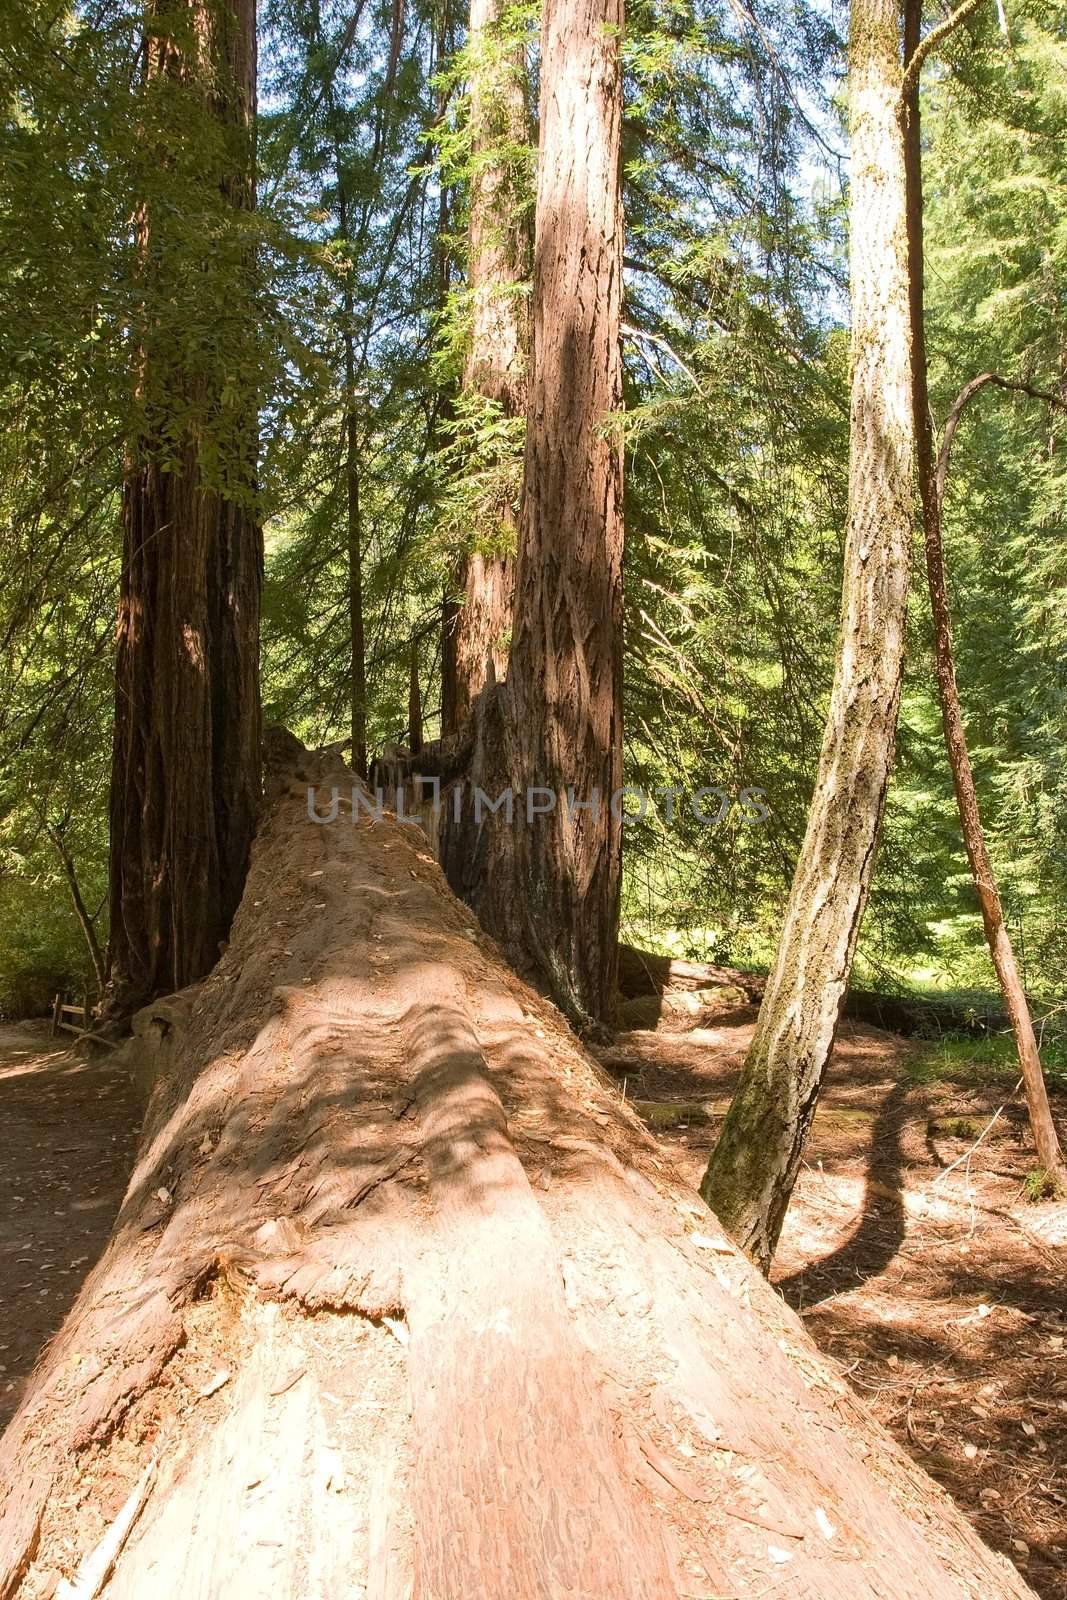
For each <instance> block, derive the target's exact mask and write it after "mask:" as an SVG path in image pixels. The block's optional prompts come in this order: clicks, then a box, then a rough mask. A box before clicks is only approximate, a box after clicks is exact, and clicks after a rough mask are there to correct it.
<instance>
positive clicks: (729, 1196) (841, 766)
mask: <svg viewBox="0 0 1067 1600" xmlns="http://www.w3.org/2000/svg"><path fill="white" fill-rule="evenodd" d="M901 79H902V71H901V42H900V33H899V17H898V9H897V0H853V3H852V14H851V29H850V46H849V102H850V128H851V163H850V166H851V184H850V190H849V217H850V241H851V243H850V249H851V289H852V407H851V429H850V458H849V512H848V534H847V539H846V544H845V579H844V599H843V615H842V621H841V635H840V641H839V645H838V655H837V666H836V670H835V674H834V683H833V689H832V691H831V697H830V711H829V716H828V720H827V724H826V731H825V734H824V737H823V745H822V752H821V756H820V760H819V770H818V777H817V780H816V786H815V793H814V796H813V799H812V804H811V811H810V813H809V816H808V825H807V830H806V833H805V836H804V843H803V845H802V847H801V852H800V859H799V861H798V863H797V868H796V873H795V875H794V878H793V884H792V888H791V890H790V895H789V901H788V904H787V907H786V914H785V923H784V927H783V930H782V936H781V940H780V942H779V945H778V951H777V954H776V956H775V962H774V967H773V970H772V972H771V974H770V976H769V978H768V980H767V987H766V991H765V995H764V1000H763V1005H762V1007H761V1009H760V1015H759V1020H758V1022H757V1025H756V1031H755V1034H754V1036H753V1040H752V1045H751V1048H750V1050H749V1054H748V1057H747V1059H746V1062H745V1066H744V1070H743V1072H742V1075H741V1082H740V1085H739V1087H738V1090H737V1093H736V1095H735V1096H734V1100H733V1102H732V1104H731V1106H730V1110H729V1112H728V1114H727V1117H726V1120H725V1122H724V1124H723V1128H722V1132H721V1134H720V1136H719V1141H718V1144H717V1145H716V1147H715V1150H714V1152H713V1153H712V1157H711V1161H710V1162H709V1165H708V1170H707V1173H706V1174H705V1177H704V1181H703V1183H702V1185H701V1193H702V1194H703V1196H704V1198H705V1199H706V1200H707V1201H708V1204H709V1205H710V1206H711V1207H712V1209H713V1210H714V1211H715V1213H716V1214H717V1215H718V1217H719V1218H720V1220H721V1221H722V1223H723V1225H724V1226H725V1228H726V1230H727V1232H728V1233H730V1234H731V1235H732V1237H733V1238H735V1239H736V1240H737V1242H738V1243H739V1244H740V1245H741V1246H742V1248H743V1249H745V1250H746V1251H747V1252H749V1254H751V1255H752V1256H753V1257H754V1258H755V1260H756V1261H757V1262H758V1263H759V1264H760V1265H761V1266H762V1267H763V1268H764V1269H766V1268H767V1267H768V1266H769V1264H770V1261H771V1257H772V1256H773V1254H774V1249H775V1245H776V1244H777V1241H778V1235H779V1232H780V1231H781V1226H782V1221H783V1218H784V1216H785V1212H786V1207H787V1206H788V1204H789V1197H790V1195H791V1193H792V1189H793V1183H794V1181H795V1178H796V1173H797V1168H798V1166H799V1163H800V1157H801V1151H802V1150H803V1146H804V1140H805V1138H806V1136H807V1132H808V1128H809V1127H810V1125H811V1120H812V1117H813V1116H814V1113H815V1104H816V1100H817V1097H818V1094H819V1088H820V1085H821V1083H822V1080H823V1075H824V1072H825V1070H826V1064H827V1061H828V1059H829V1056H830V1051H831V1049H832V1047H833V1042H834V1035H835V1033H836V1031H837V1024H838V1018H839V1016H840V1011H841V1005H842V1001H843V999H844V995H845V990H846V987H847V985H848V980H849V974H850V972H851V968H852V960H853V955H854V953H855V948H856V940H857V937H858V935H859V929H860V922H861V919H862V916H863V911H864V907H865V905H866V901H867V892H868V888H869V885H870V879H871V872H872V869H873V864H874V856H875V850H876V847H877V843H878V835H879V831H880V829H881V823H882V813H883V810H884V806H885V793H886V787H887V784H888V780H889V770H890V765H891V761H892V756H893V746H894V740H895V734H896V723H897V711H898V708H899V703H900V686H901V675H902V670H903V660H904V627H905V617H906V610H907V598H908V571H909V564H910V554H911V531H912V423H911V394H910V366H909V344H908V260H907V234H906V229H905V176H904V150H903V137H902V131H901V127H900V121H899V117H898V106H899V101H900V90H901Z"/></svg>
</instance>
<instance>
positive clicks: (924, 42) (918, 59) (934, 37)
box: [900, 0, 982, 113]
mask: <svg viewBox="0 0 1067 1600" xmlns="http://www.w3.org/2000/svg"><path fill="white" fill-rule="evenodd" d="M981 4H982V0H962V3H961V4H960V5H958V6H957V7H956V9H955V11H953V12H952V14H951V16H948V17H946V18H945V20H944V22H939V23H938V24H937V27H936V28H931V29H930V32H929V33H928V34H927V35H926V38H925V39H920V41H919V43H918V44H917V45H916V46H915V49H914V50H913V51H912V54H911V59H910V60H909V61H908V63H907V65H906V66H905V68H904V80H903V82H902V83H901V85H900V109H901V113H903V110H904V107H905V106H906V104H907V101H908V96H909V95H910V94H912V93H913V92H914V90H915V88H916V86H917V84H918V82H919V74H920V73H921V72H922V69H923V66H924V64H925V62H926V59H927V57H928V56H930V55H932V54H933V52H934V51H935V50H936V49H937V48H938V46H939V45H942V44H944V42H945V40H946V39H947V38H948V36H949V34H950V33H955V31H956V29H957V28H958V27H959V25H960V23H961V22H966V20H967V18H968V17H969V16H971V15H972V14H973V13H974V12H975V11H977V10H978V7H979V6H980V5H981Z"/></svg>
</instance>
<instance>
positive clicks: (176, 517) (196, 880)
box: [109, 0, 262, 1012]
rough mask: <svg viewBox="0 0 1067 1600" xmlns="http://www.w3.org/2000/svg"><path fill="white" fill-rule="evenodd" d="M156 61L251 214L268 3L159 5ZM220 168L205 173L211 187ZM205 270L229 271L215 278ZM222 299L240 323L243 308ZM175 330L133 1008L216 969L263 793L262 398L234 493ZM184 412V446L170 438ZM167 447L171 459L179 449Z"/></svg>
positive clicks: (117, 825) (132, 835)
mask: <svg viewBox="0 0 1067 1600" xmlns="http://www.w3.org/2000/svg"><path fill="white" fill-rule="evenodd" d="M145 62H146V65H145V74H146V83H147V85H148V86H151V84H152V82H153V80H155V79H163V78H165V79H167V80H169V81H171V82H173V84H174V85H176V86H180V89H181V91H182V92H183V93H187V94H188V95H189V97H190V104H192V103H194V101H195V103H196V104H197V105H203V104H207V105H209V106H210V107H211V110H212V114H213V115H214V117H215V118H216V119H217V120H218V121H219V123H220V124H221V125H222V128H223V130H224V133H225V135H226V136H227V138H228V140H229V141H230V143H228V145H227V148H228V149H230V148H232V149H233V151H234V165H233V167H232V168H227V170H225V171H224V172H223V173H222V174H221V176H220V177H219V186H220V187H221V189H222V192H223V195H224V199H225V200H226V202H227V203H228V204H229V205H231V206H232V207H233V208H234V209H235V211H236V210H240V209H247V208H250V207H251V206H252V204H253V202H254V186H253V170H254V169H253V146H252V138H253V134H252V118H253V113H254V106H255V63H256V39H255V10H254V4H253V0H232V3H231V0H218V3H217V4H214V3H213V4H201V0H193V3H191V4H189V5H187V6H184V7H180V8H179V9H178V10H177V11H175V10H173V9H171V8H167V7H164V6H163V5H159V6H156V7H155V8H154V9H153V10H152V11H151V13H150V17H149V25H148V31H147V35H146V44H145ZM160 159H161V161H165V160H166V159H167V152H166V151H161V152H160ZM212 181H213V180H212V177H211V175H205V178H204V182H205V185H206V186H210V185H211V183H212ZM215 193H216V195H217V193H218V190H216V191H215ZM167 228H168V218H167V216H166V215H165V212H164V208H162V207H160V208H159V209H158V211H157V212H156V213H155V214H152V213H151V212H150V211H149V210H146V212H145V214H144V216H143V217H142V221H141V243H142V257H143V262H144V267H143V270H144V273H145V275H146V279H147V280H149V292H150V293H151V289H152V282H151V280H152V278H153V275H154V274H156V273H158V272H159V271H160V270H165V269H161V266H160V263H161V261H164V258H165V252H166V237H167ZM185 259H186V270H188V259H187V257H186V258H185ZM205 281H206V282H207V283H209V284H215V285H218V284H220V282H221V281H222V280H221V279H220V276H219V275H218V273H205ZM215 309H216V310H217V312H218V315H219V319H220V322H223V323H224V322H225V321H226V318H227V316H228V315H229V314H230V308H229V307H228V306H223V305H219V306H218V307H216V308H215ZM209 311H210V308H209V307H205V308H204V314H205V315H206V314H208V312H209ZM167 331H168V330H166V329H163V330H162V337H159V336H158V335H159V332H160V330H159V329H158V328H157V329H155V330H152V337H151V339H150V345H151V348H146V349H144V350H142V351H141V355H140V365H141V370H140V384H141V386H142V390H147V389H149V388H150V389H151V393H152V395H153V396H154V397H155V402H156V406H157V410H156V413H155V415H154V418H153V421H152V424H151V433H150V435H146V436H144V437H142V438H141V439H140V440H138V441H137V443H136V444H135V446H134V447H133V449H132V451H131V458H130V465H129V470H128V473H127V478H126V483H125V489H124V498H123V561H122V578H121V589H120V598H119V615H118V634H117V657H116V701H115V737H114V753H113V761H112V778H111V808H110V809H111V815H110V825H111V943H110V950H109V994H110V1003H111V1005H112V1007H113V1008H114V1009H116V1010H118V1011H120V1012H123V1011H128V1010H130V1009H132V1008H133V1007H135V1006H136V1005H138V1004H140V1003H142V1002H143V1001H144V1000H146V999H148V998H149V997H150V996H152V995H154V994H159V993H161V992H165V991H167V990H171V989H176V988H180V987H182V986H184V985H185V984H187V983H189V982H190V981H192V980H193V979H195V978H198V977H201V976H202V975H203V974H204V973H205V972H207V971H208V969H209V968H210V967H211V966H212V965H213V964H214V962H215V960H216V958H217V956H218V951H219V943H220V941H221V940H222V939H223V938H224V937H225V936H226V933H227V931H228V928H229V925H230V920H231V918H232V916H233V913H234V912H235V910H236V909H237V905H238V902H239V900H240V897H241V891H242V889H243V886H244V877H245V871H246V868H247V864H248V852H249V848H250V846H251V841H252V835H253V832H254V829H255V822H256V817H257V814H258V809H259V799H260V751H259V665H258V648H259V604H260V588H261V579H262V540H261V535H260V530H259V527H258V523H257V521H256V518H255V516H254V515H253V512H252V510H251V500H252V486H253V477H254V468H255V461H254V451H255V432H256V420H255V398H254V397H253V398H251V399H249V401H248V403H247V405H246V406H245V407H244V409H243V410H240V409H239V411H238V414H237V415H236V417H235V420H234V423H233V430H232V431H233V438H232V440H231V441H229V442H230V443H232V445H233V453H234V455H235V456H237V457H240V458H241V467H240V476H241V479H242V481H241V483H240V484H239V485H238V486H237V490H236V492H234V493H232V494H231V493H229V492H227V493H223V491H222V489H220V487H219V486H218V485H217V484H216V483H215V482H214V481H212V480H211V479H209V478H208V477H207V476H206V475H205V471H204V466H203V461H202V459H201V453H200V440H199V437H198V432H199V429H198V425H197V423H196V422H195V421H194V422H193V423H191V424H190V423H187V422H185V421H184V420H183V412H184V411H185V409H186V408H188V410H189V412H191V413H192V414H193V416H194V417H200V418H206V417H214V418H218V417H220V416H225V415H228V414H230V412H229V408H228V405H227V403H224V400H223V391H224V389H225V387H226V385H227V381H228V380H230V378H231V374H229V373H228V372H226V371H223V370H220V371H218V372H217V373H213V374H209V375H207V376H205V374H204V373H202V372H201V373H200V374H198V375H197V376H196V377H195V378H191V377H190V376H189V375H188V374H187V373H186V372H184V371H183V370H182V369H181V368H180V366H177V367H176V366H175V365H174V360H173V357H172V356H168V353H167V352H168V340H167ZM160 397H162V405H163V413H162V415H160V414H159V409H158V407H159V403H160ZM168 397H172V398H170V399H168ZM169 422H173V423H174V426H175V427H176V428H177V429H178V430H179V432H180V435H181V436H180V438H179V439H178V440H177V441H175V440H174V439H170V440H167V438H166V436H167V433H168V423H169ZM216 443H217V441H216ZM164 444H166V447H167V453H168V457H169V459H166V460H161V459H160V456H161V451H162V449H163V447H164Z"/></svg>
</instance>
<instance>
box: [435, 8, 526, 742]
mask: <svg viewBox="0 0 1067 1600" xmlns="http://www.w3.org/2000/svg"><path fill="white" fill-rule="evenodd" d="M506 11H507V6H506V4H505V3H504V0H471V6H470V31H469V34H468V53H469V55H470V59H471V83H470V138H471V155H472V158H473V161H474V172H473V175H472V178H471V194H470V228H469V267H468V283H469V289H470V295H471V322H472V326H471V345H470V353H469V355H468V358H467V364H466V370H465V372H464V375H463V384H464V388H465V389H466V390H467V391H468V392H470V393H475V394H478V395H482V396H484V397H485V399H487V400H492V401H495V402H496V404H497V405H499V406H500V408H501V411H502V413H503V415H504V416H505V417H521V416H523V415H524V414H525V410H526V362H527V353H528V346H529V312H528V309H527V301H526V298H525V295H524V292H523V290H524V286H525V284H526V282H527V280H528V278H529V275H530V236H529V223H528V221H527V216H526V211H525V208H524V206H523V198H524V197H523V196H522V194H521V193H520V192H518V185H517V183H516V173H515V168H516V156H515V151H516V149H521V148H522V147H523V146H524V145H525V144H526V143H527V141H528V139H529V112H528V108H527V67H526V49H525V45H524V44H523V43H519V44H514V45H511V46H509V47H508V48H507V49H506V50H505V51H503V52H502V51H501V44H500V38H499V35H500V30H501V23H502V21H503V19H504V17H505V14H506ZM515 510H516V508H515V506H514V505H513V504H512V503H510V502H509V501H506V500H505V501H503V502H501V501H500V500H496V499H494V500H492V501H489V502H487V503H486V504H485V505H483V506H482V507H481V508H480V512H479V517H478V525H477V526H475V527H472V528H471V529H470V530H469V536H470V539H471V541H472V542H473V543H474V545H475V548H473V549H471V550H468V551H465V552H464V554H463V555H462V557H461V558H460V560H459V561H458V562H457V564H456V569H455V572H454V574H453V577H452V581H451V585H450V587H451V589H452V590H453V595H452V597H451V598H450V600H449V602H448V603H447V604H446V610H445V623H444V633H443V639H442V660H441V731H442V733H443V734H444V735H445V736H446V737H448V736H449V735H452V734H455V733H457V732H458V731H459V730H460V729H461V728H462V727H463V726H464V725H465V724H466V722H467V720H468V719H469V717H470V714H471V710H472V707H473V705H474V702H475V701H476V700H477V698H478V696H479V694H480V693H481V691H482V689H483V687H484V685H485V683H486V682H487V680H488V679H489V678H490V676H492V678H493V679H495V681H496V682H498V683H499V682H501V681H502V680H503V677H504V672H505V668H506V663H507V635H508V632H509V630H510V627H511V601H512V584H513V581H514V561H513V556H512V553H511V551H510V550H509V549H508V548H506V547H507V545H509V544H510V543H511V542H512V541H513V539H514V532H515V520H516V519H515ZM478 541H481V542H482V544H483V545H484V546H486V548H483V549H478V548H477V543H478ZM502 544H503V545H504V546H505V548H504V549H501V548H500V546H501V545H502Z"/></svg>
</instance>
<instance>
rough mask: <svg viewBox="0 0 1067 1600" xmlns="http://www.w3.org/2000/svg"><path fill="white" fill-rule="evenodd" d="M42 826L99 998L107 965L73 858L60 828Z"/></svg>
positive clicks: (47, 825)
mask: <svg viewBox="0 0 1067 1600" xmlns="http://www.w3.org/2000/svg"><path fill="white" fill-rule="evenodd" d="M44 826H45V832H46V833H47V834H48V837H49V839H50V840H51V843H52V847H53V849H54V850H55V852H56V855H57V856H58V857H59V862H60V866H61V867H62V868H63V875H64V877H65V878H66V880H67V888H68V889H69V890H70V901H71V905H72V906H73V907H74V915H75V916H76V917H77V919H78V926H79V928H80V929H81V931H82V936H83V937H84V939H85V944H86V948H87V949H88V951H89V960H90V961H91V962H92V967H93V976H94V977H95V979H96V992H97V995H98V996H99V995H101V994H103V992H104V985H105V984H106V982H107V963H106V961H105V960H104V952H103V950H101V948H100V940H99V939H98V938H97V937H96V928H95V927H94V926H93V919H92V917H91V916H90V915H89V910H88V907H87V906H86V904H85V901H84V899H83V898H82V892H81V885H80V884H79V883H78V874H77V871H76V869H75V866H74V858H73V856H72V855H71V853H70V851H69V850H68V849H67V842H66V840H65V839H64V837H63V830H62V828H60V827H57V825H56V824H55V823H54V822H47V821H46V822H45V825H44Z"/></svg>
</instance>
